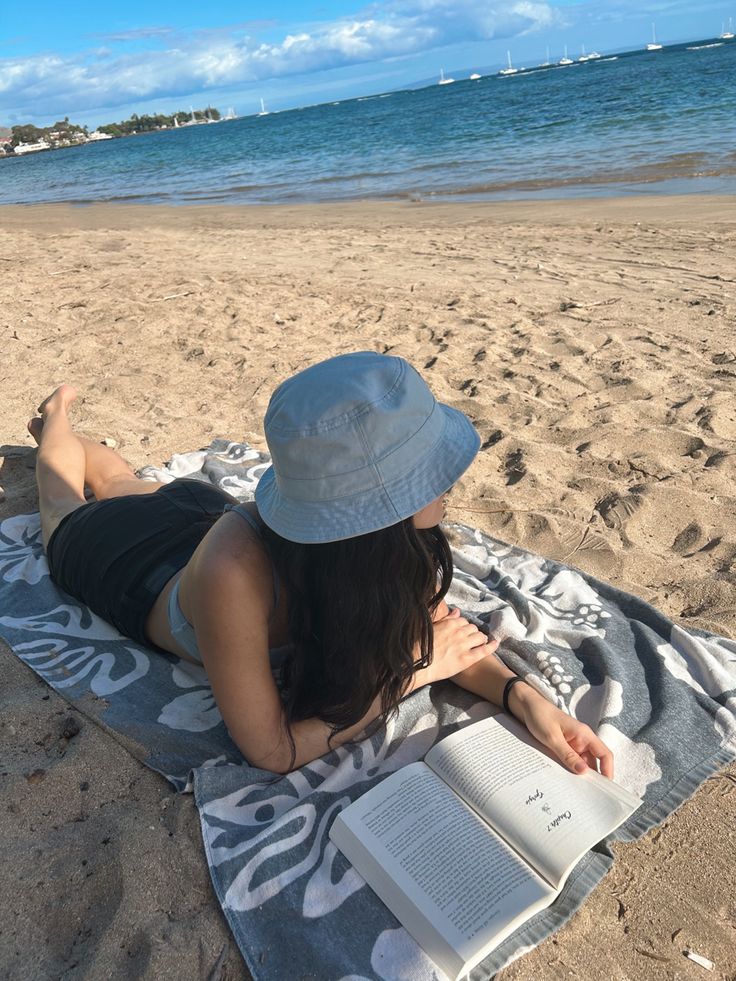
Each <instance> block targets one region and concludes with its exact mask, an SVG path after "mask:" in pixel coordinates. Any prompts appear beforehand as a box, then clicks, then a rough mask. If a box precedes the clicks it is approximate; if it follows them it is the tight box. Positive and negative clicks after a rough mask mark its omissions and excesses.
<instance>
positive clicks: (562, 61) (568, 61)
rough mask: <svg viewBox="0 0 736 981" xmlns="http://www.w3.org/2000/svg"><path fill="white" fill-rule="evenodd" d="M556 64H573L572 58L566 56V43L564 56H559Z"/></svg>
mask: <svg viewBox="0 0 736 981" xmlns="http://www.w3.org/2000/svg"><path fill="white" fill-rule="evenodd" d="M557 64H558V65H574V64H575V62H574V61H573V60H572V58H568V57H567V45H565V54H564V56H563V57H562V58H560V60H559V61H558V62H557Z"/></svg>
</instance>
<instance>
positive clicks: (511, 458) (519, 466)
mask: <svg viewBox="0 0 736 981" xmlns="http://www.w3.org/2000/svg"><path fill="white" fill-rule="evenodd" d="M503 470H504V473H505V474H506V486H507V487H510V486H511V485H512V484H518V483H519V481H520V480H521V479H522V478H523V477H525V476H526V463H525V462H524V454H523V453H522V451H521V450H512V451H511V453H507V454H506V459H505V460H504V464H503Z"/></svg>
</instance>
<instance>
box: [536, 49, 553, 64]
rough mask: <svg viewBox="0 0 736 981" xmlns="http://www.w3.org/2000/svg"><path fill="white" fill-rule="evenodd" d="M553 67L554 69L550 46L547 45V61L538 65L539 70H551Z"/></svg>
mask: <svg viewBox="0 0 736 981" xmlns="http://www.w3.org/2000/svg"><path fill="white" fill-rule="evenodd" d="M551 67H552V62H551V61H550V60H549V45H547V60H546V61H542V62H540V64H538V65H537V68H551Z"/></svg>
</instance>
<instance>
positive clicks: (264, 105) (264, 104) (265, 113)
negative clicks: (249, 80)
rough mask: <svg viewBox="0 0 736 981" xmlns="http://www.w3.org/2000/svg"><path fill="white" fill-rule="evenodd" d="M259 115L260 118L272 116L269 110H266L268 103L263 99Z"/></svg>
mask: <svg viewBox="0 0 736 981" xmlns="http://www.w3.org/2000/svg"><path fill="white" fill-rule="evenodd" d="M258 115H259V116H269V115H270V113H269V111H268V109H266V103H265V102H264V101H263V99H261V111H260V112H259V113H258Z"/></svg>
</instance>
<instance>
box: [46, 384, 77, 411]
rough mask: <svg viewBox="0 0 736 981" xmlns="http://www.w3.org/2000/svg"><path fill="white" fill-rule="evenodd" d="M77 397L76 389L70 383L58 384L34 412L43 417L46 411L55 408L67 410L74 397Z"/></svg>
mask: <svg viewBox="0 0 736 981" xmlns="http://www.w3.org/2000/svg"><path fill="white" fill-rule="evenodd" d="M76 397H77V390H76V388H74V387H73V386H72V385H59V387H58V388H57V389H55V390H54V391H53V392H52V393H51V395H49V397H48V398H45V399H44V400H43V402H42V403H41V404H40V405H39V407H38V408H37V409H36V412H38V414H39V415H40V416H41V417H42V418H45V417H46V415H47V413H49V412H53V411H55V410H56V409H61V410H63V411H64V412H67V411H68V409H69V406H70V405H71V404H72V402H73V401H74V399H75V398H76Z"/></svg>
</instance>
